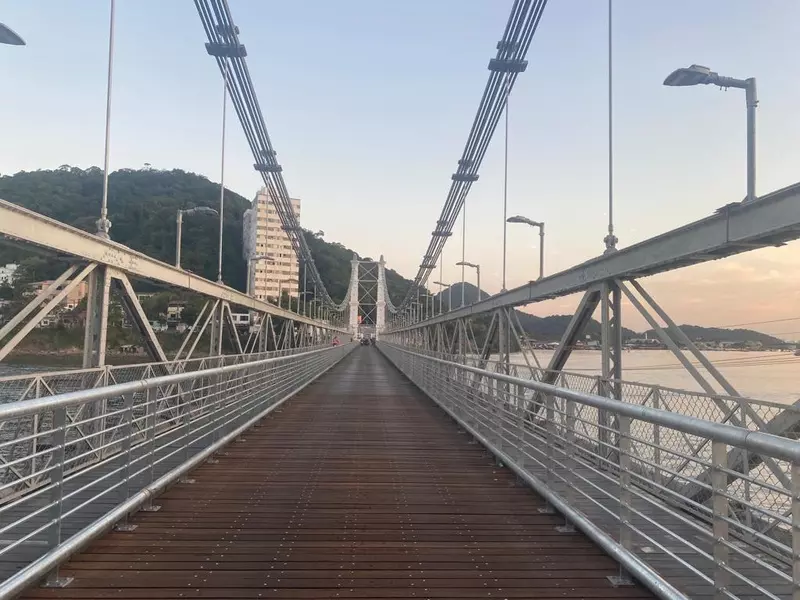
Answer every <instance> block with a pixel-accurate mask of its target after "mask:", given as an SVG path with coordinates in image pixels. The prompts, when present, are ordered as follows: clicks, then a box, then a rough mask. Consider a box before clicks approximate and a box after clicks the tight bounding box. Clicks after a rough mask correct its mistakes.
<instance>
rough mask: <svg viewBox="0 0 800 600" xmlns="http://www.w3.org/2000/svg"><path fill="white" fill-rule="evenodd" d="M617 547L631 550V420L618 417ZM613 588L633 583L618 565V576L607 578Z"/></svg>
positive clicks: (625, 417)
mask: <svg viewBox="0 0 800 600" xmlns="http://www.w3.org/2000/svg"><path fill="white" fill-rule="evenodd" d="M617 422H618V423H619V429H618V431H619V444H618V447H619V482H618V483H619V545H620V546H622V547H623V548H624V549H625V550H627V551H628V552H631V551H632V550H633V535H632V528H631V516H632V513H631V502H632V499H633V495H632V494H631V418H630V417H627V416H624V415H619V416H617ZM609 580H610V581H611V583H612V585H614V587H619V586H623V585H633V581H632V580H631V578H630V576H629V575H628V573H627V572H625V571H624V570H623V568H622V566H621V565H620V568H619V575H617V576H611V577H609Z"/></svg>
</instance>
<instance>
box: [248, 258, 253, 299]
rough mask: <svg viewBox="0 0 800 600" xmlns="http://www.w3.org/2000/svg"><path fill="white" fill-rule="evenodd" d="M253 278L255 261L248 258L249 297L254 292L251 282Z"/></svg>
mask: <svg viewBox="0 0 800 600" xmlns="http://www.w3.org/2000/svg"><path fill="white" fill-rule="evenodd" d="M252 278H253V259H252V258H248V259H247V295H248V296H249V295H250V292H251V291H252V285H251V283H250V280H251V279H252Z"/></svg>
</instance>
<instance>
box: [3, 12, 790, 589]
mask: <svg viewBox="0 0 800 600" xmlns="http://www.w3.org/2000/svg"><path fill="white" fill-rule="evenodd" d="M546 4H547V2H546V1H545V0H516V1H515V2H514V3H513V7H512V10H511V14H510V16H509V19H508V22H507V25H506V27H505V29H504V30H503V31H502V32H501V36H500V39H499V42H498V43H497V47H496V53H495V54H494V55H493V56H492V57H491V58H490V60H489V62H488V71H489V74H488V78H487V82H486V86H485V89H484V92H483V94H482V95H481V98H480V101H479V106H478V110H477V112H476V116H475V120H474V122H473V124H472V126H471V127H470V130H469V135H468V138H467V142H466V144H465V146H464V150H463V153H462V154H461V156H460V157H459V159H458V162H457V167H456V169H455V170H454V172H453V173H452V175H451V176H450V182H451V185H450V189H449V191H448V194H447V197H446V199H445V202H444V205H443V208H442V211H441V214H440V217H439V219H438V220H437V221H436V223H435V224H434V227H433V230H432V234H431V237H430V243H429V245H428V247H427V248H426V249H425V250H424V253H423V254H422V257H421V261H420V264H419V269H418V272H417V274H416V276H415V278H414V281H413V284H412V285H411V287H410V288H409V290H408V293H407V294H406V295H405V297H403V298H395V299H392V298H390V296H389V293H388V289H387V283H386V271H385V261H384V257H381V258H380V259H379V260H377V261H373V260H361V259H359V258H357V257H354V258H353V260H352V262H351V277H350V282H349V286H348V288H347V294H346V297H345V298H344V299H342V300H341V301H336V300H334V299H333V298H332V297H331V296H330V294H329V293H328V291H327V290H326V286H325V284H324V282H323V280H322V278H321V277H320V273H319V271H318V269H317V267H316V265H315V262H314V256H313V255H312V253H311V250H310V247H309V244H308V242H307V241H306V239H305V237H304V232H303V230H302V229H301V228H300V226H299V223H298V221H297V218H296V216H295V213H294V211H293V209H292V205H291V201H290V198H289V192H288V188H287V185H286V183H285V181H284V178H283V170H284V168H283V166H282V165H281V164H279V163H278V162H277V152H276V150H275V148H274V146H273V144H272V141H271V139H270V136H269V134H268V131H267V127H266V123H265V120H264V117H263V115H262V112H261V109H260V106H259V103H258V100H257V95H256V92H255V87H254V83H253V81H252V79H251V77H250V73H249V71H248V66H247V61H246V57H247V51H246V48H245V46H244V44H243V42H242V41H241V39H240V30H239V28H238V27H237V25H236V23H235V21H234V19H233V15H232V12H231V9H230V7H229V6H228V3H227V1H226V0H195V5H196V7H197V13H198V15H199V18H200V22H201V24H202V27H203V30H204V31H205V34H206V36H207V39H208V41H207V44H206V47H205V51H206V52H207V53H208V55H209V56H210V57H212V58H213V60H214V61H215V62H216V64H217V66H218V68H219V71H220V74H221V76H222V79H223V81H224V87H225V93H226V96H227V97H228V98H229V101H230V103H231V105H232V106H233V108H234V110H235V113H236V115H237V117H238V121H239V122H240V124H241V126H242V129H243V131H244V134H245V139H246V141H247V144H248V145H249V147H250V149H251V151H252V156H253V161H254V162H253V167H254V169H255V170H256V171H257V172H258V173H259V174H260V175H261V177H262V178H263V182H264V186H265V187H266V189H267V190H268V191H269V194H270V197H271V198H272V199H273V202H274V204H275V208H276V210H277V212H278V215H279V217H280V224H281V227H282V229H283V230H284V231H285V232H286V234H287V235H288V237H289V239H290V240H291V243H292V247H293V250H294V252H295V253H296V254H297V256H298V258H299V259H300V260H301V261H302V264H303V265H304V270H305V271H306V273H307V274H308V275H309V276H310V278H311V283H312V285H313V286H314V288H315V290H316V295H317V299H318V302H319V306H320V310H317V311H314V312H313V314H312V313H307V312H306V311H305V310H303V311H301V310H300V307H299V303H298V307H297V308H298V310H297V312H293V311H292V310H289V309H283V308H281V307H279V306H275V305H273V304H272V303H269V302H267V301H263V300H259V299H256V298H255V297H253V296H252V295H249V294H245V293H243V292H241V291H239V290H236V289H233V288H231V287H228V286H226V285H225V284H224V283H223V282H222V279H221V277H220V279H219V280H218V281H211V280H208V279H205V278H203V277H200V276H198V275H195V274H192V273H190V272H188V271H185V270H183V269H181V268H180V267H178V266H173V265H170V264H166V263H164V262H161V261H159V260H156V259H154V258H152V257H149V256H147V255H145V254H143V253H140V252H137V251H135V250H133V249H131V248H128V247H126V246H124V245H122V244H119V243H117V242H115V241H114V240H113V234H112V233H111V231H112V230H111V229H110V222H109V221H108V215H107V197H106V194H105V192H104V201H103V211H102V214H101V218H100V220H99V221H98V223H97V231H96V232H87V231H83V230H79V229H76V228H74V227H71V226H69V225H66V224H64V223H61V222H58V221H56V220H53V219H50V218H48V217H45V216H43V215H40V214H37V213H36V212H33V211H31V210H27V209H25V208H22V207H20V206H17V205H15V204H13V203H11V202H7V201H0V234H2V235H3V236H4V237H5V238H6V239H7V240H8V241H10V242H11V243H14V244H17V245H19V246H21V247H25V248H35V249H36V250H37V251H39V252H42V253H45V254H47V255H50V256H53V257H58V258H59V259H61V260H64V261H65V263H66V264H67V265H68V266H67V267H66V269H65V270H64V272H63V274H62V275H61V276H60V277H59V278H57V279H56V280H55V281H53V282H52V284H50V285H49V286H46V287H44V289H42V291H41V292H40V293H39V294H38V295H36V296H35V297H34V298H32V299H31V300H30V302H29V304H28V305H27V306H25V307H24V308H23V309H22V310H21V311H20V312H19V313H17V314H16V315H15V316H14V317H13V318H11V319H9V320H8V321H7V322H6V323H5V324H4V325H3V326H2V328H0V342H2V347H0V360H2V359H4V358H6V357H7V356H8V355H9V354H10V353H11V352H12V351H13V350H14V349H15V348H16V347H17V346H18V345H19V344H20V342H21V341H22V340H23V339H24V338H25V337H26V336H27V335H28V334H29V333H30V332H31V331H32V330H33V328H34V327H35V326H36V325H37V324H38V323H39V322H40V321H41V320H42V319H43V318H44V317H46V316H47V315H48V314H49V313H50V312H51V311H53V309H54V308H55V307H56V306H57V305H58V304H59V303H60V302H62V301H63V299H64V298H65V297H66V296H67V294H69V293H70V291H71V290H73V289H75V288H76V287H77V286H78V285H81V284H83V283H86V284H87V285H88V303H87V319H86V324H85V336H84V348H83V366H82V368H80V369H74V370H57V371H51V372H48V371H43V372H36V373H26V374H23V375H15V376H6V377H2V378H0V397H2V399H3V403H2V404H0V598H14V597H24V598H75V599H77V598H84V599H88V598H109V597H117V598H139V599H142V598H411V597H414V598H479V597H480V598H652V597H657V598H664V599H674V600H678V599H685V598H709V599H710V598H714V599H715V600H716V599H723V598H734V599H737V598H738V599H753V598H774V599H785V598H793V599H795V600H800V442H798V441H797V437H798V432H800V406H799V405H798V404H797V403H795V404H792V403H786V404H780V403H775V402H769V401H765V400H760V399H758V398H749V397H746V396H743V395H742V394H740V393H739V392H738V391H737V389H735V387H734V386H733V385H732V384H731V383H730V382H729V381H728V380H727V379H726V378H725V376H724V375H723V374H722V373H721V372H720V370H719V369H717V368H716V367H715V365H714V364H713V363H712V362H710V361H709V360H708V358H707V357H706V355H705V354H704V353H703V352H702V351H701V350H700V349H699V348H698V347H697V346H696V345H695V344H694V343H693V342H692V340H691V339H689V337H688V336H686V335H685V334H684V333H683V332H682V331H681V329H680V328H679V327H678V326H677V325H676V324H675V322H674V321H673V320H672V318H671V317H670V315H669V314H668V313H667V311H666V310H665V309H664V308H663V307H662V306H661V305H660V304H659V303H658V302H657V300H656V299H655V298H654V297H653V295H652V294H650V293H649V292H648V291H647V290H646V288H645V286H644V283H643V280H644V279H646V278H647V277H648V276H650V275H655V274H659V273H663V272H666V271H670V270H677V269H682V268H685V267H688V266H691V265H696V264H699V263H703V262H707V261H713V260H718V259H723V258H726V257H730V256H733V255H736V254H740V253H745V252H750V251H752V250H755V249H758V248H765V247H776V246H782V245H784V244H786V243H787V242H790V241H792V240H796V239H797V238H800V184H797V185H794V186H790V187H787V188H784V189H781V190H777V191H774V192H772V193H768V194H765V195H761V196H755V193H754V187H752V186H750V185H748V195H747V197H746V198H745V200H744V201H742V202H739V201H735V202H731V203H729V204H727V205H725V206H723V207H721V208H719V209H718V210H717V211H715V212H714V213H713V214H711V215H708V216H707V217H705V218H703V219H700V220H698V221H695V222H691V223H688V224H686V225H684V226H682V227H679V228H677V229H674V230H671V231H666V232H664V233H662V234H661V235H658V236H656V237H653V238H650V239H647V240H645V241H643V242H640V243H637V244H635V245H632V246H628V247H618V246H617V244H618V241H617V239H616V237H615V235H614V230H613V220H612V221H610V222H609V230H608V235H607V236H606V238H605V244H606V251H605V252H604V253H603V254H601V255H600V256H598V257H596V258H594V259H591V260H589V261H587V262H584V263H581V264H578V265H575V266H574V267H571V268H569V269H566V270H564V271H561V272H557V273H554V274H551V275H548V276H544V277H540V278H539V279H537V280H534V281H530V282H529V283H526V284H524V285H522V286H519V287H517V288H513V289H508V290H503V291H502V292H500V293H497V294H495V295H491V296H488V297H482V296H479V297H478V298H477V299H476V300H475V301H474V302H472V303H463V302H462V304H461V305H460V306H458V307H456V306H454V305H452V304H451V303H448V310H447V311H444V310H443V309H442V305H441V296H440V306H439V310H438V311H437V310H436V307H435V304H434V302H433V295H432V294H429V293H428V285H429V284H430V283H433V282H431V281H430V278H431V276H432V274H433V273H434V272H435V269H436V268H437V266H440V265H441V257H442V251H443V248H444V247H445V244H446V243H447V241H448V239H449V238H450V237H451V235H452V233H453V228H454V226H455V224H456V221H457V219H458V216H459V214H460V213H461V211H462V210H463V207H464V202H465V199H466V197H467V195H468V193H469V191H470V188H471V186H472V185H473V184H474V183H475V182H476V181H477V180H478V178H479V173H480V168H481V165H482V163H483V160H484V157H485V154H486V151H487V148H488V146H489V142H490V141H491V139H492V136H493V135H494V133H495V131H496V129H497V127H498V125H499V123H500V121H501V119H502V117H503V113H504V108H505V106H506V103H507V99H508V96H509V94H510V93H511V91H512V90H513V87H514V83H515V81H516V80H517V78H518V77H521V76H525V71H526V68H527V62H526V56H527V53H528V51H529V48H530V45H531V42H532V39H533V37H534V35H535V34H536V32H537V30H538V29H539V28H540V26H546V22H545V21H542V17H543V14H545V7H546ZM609 6H610V3H609ZM111 18H112V28H111V31H112V35H113V18H114V13H113V2H112V13H111ZM540 22H541V23H540ZM5 39H8V40H11V41H12V43H22V40H21V38H18V37H16V38H15V37H10V36H6V38H3V37H2V36H0V41H3V40H5ZM112 39H113V38H112ZM110 45H111V44H110ZM686 71H689V72H690V73H689V75H686V74H684V75H686V76H687V77H688V76H690V75H691V76H692V77H696V76H698V74H697V70H696V69H695V70H694V71H691V70H686ZM701 77H705V78H706V79H702V81H700V80H698V82H699V83H717V84H720V85H721V84H723V83H724V84H726V85H728V86H732V87H737V86H739V87H743V88H745V89H746V90H747V94H748V99H747V102H748V118H749V119H750V113H751V112H752V111H751V110H750V109H751V108H752V109H754V108H755V102H756V100H755V83H754V81H752V82H751V80H743V81H739V80H730V79H727V78H725V81H722V83H720V80H718V79H715V77H718V76H717V74H715V73H711V72H704V73H701ZM109 82H110V78H109ZM739 84H741V85H739ZM751 105H752V106H751ZM752 118H754V114H753V116H752ZM750 167H752V168H753V169H754V163H752V164H751V163H750V162H749V161H748V170H749V171H750ZM106 171H107V164H106ZM106 175H107V172H106ZM753 176H754V175H753ZM751 182H752V180H749V183H751ZM106 183H107V180H106ZM220 209H222V206H221V207H220ZM610 212H611V211H609V213H610ZM609 216H611V215H610V214H609ZM532 224H533V225H539V226H540V233H541V235H542V237H543V236H544V228H543V225H541V224H536V223H532ZM220 256H221V255H220ZM220 260H221V259H220ZM462 262H464V261H463V260H462ZM467 266H475V265H470V264H469V263H466V264H464V265H462V268H463V267H467ZM220 269H221V262H220ZM132 280H136V281H148V282H151V283H154V284H158V285H161V286H168V287H171V288H174V289H180V290H186V291H191V292H192V293H195V294H198V295H201V296H203V297H204V298H205V299H206V303H205V305H204V307H203V309H202V311H200V313H199V314H198V316H197V319H196V322H195V323H194V326H193V327H192V328H190V329H189V330H188V332H187V334H186V338H185V340H184V342H183V344H182V346H181V348H180V350H179V351H178V352H177V354H176V355H174V356H172V357H169V356H168V355H167V352H166V351H165V350H164V349H163V348H162V345H161V343H160V341H159V338H158V336H157V335H156V333H155V332H154V331H153V329H152V327H151V324H150V323H149V321H148V319H147V316H146V315H145V312H144V310H143V308H142V305H141V303H140V302H139V299H138V298H137V295H136V293H135V291H134V286H133V283H132ZM570 294H580V295H581V298H582V299H581V301H580V303H579V306H578V308H577V309H576V310H575V313H574V315H573V317H572V319H571V321H570V323H569V325H568V327H567V329H566V331H565V332H564V334H563V336H562V338H561V340H560V343H559V344H558V347H557V348H556V349H555V351H554V352H553V354H552V357H551V358H550V359H549V361H548V362H547V364H543V363H542V362H540V360H539V357H538V356H537V353H536V352H535V351H534V349H533V348H532V346H531V344H530V342H529V340H528V337H527V336H526V334H525V331H524V330H523V328H522V326H521V324H520V322H519V318H518V314H517V312H516V309H517V308H519V307H524V306H529V305H532V304H535V303H537V302H542V301H545V300H550V299H553V298H559V297H563V296H567V295H570ZM112 297H115V298H116V299H117V300H118V301H119V302H120V304H121V305H122V307H123V308H124V310H125V312H126V314H127V316H128V318H129V320H130V322H131V323H132V324H133V326H134V328H135V329H136V330H137V332H138V333H139V335H140V336H141V338H142V340H143V344H144V346H145V349H146V350H147V352H148V355H149V362H147V363H145V364H131V365H121V366H111V365H108V364H107V362H106V350H107V345H108V344H107V332H108V317H109V305H110V301H111V298H112ZM426 298H427V299H426ZM623 298H624V299H626V300H627V301H628V303H629V304H630V306H631V307H632V309H633V310H635V311H636V313H637V314H638V315H640V316H641V317H642V318H644V320H645V321H646V322H647V323H648V324H650V326H651V327H652V328H653V330H654V331H655V333H656V335H657V337H658V339H659V340H660V341H661V342H662V343H663V344H664V345H665V346H666V347H667V349H668V350H669V351H670V352H672V353H673V354H674V356H675V358H676V360H677V361H678V362H679V363H680V364H681V365H682V367H683V368H684V369H685V370H686V371H687V372H688V373H689V374H690V375H691V377H692V378H693V379H694V380H695V382H696V383H697V387H698V389H699V390H701V391H690V390H683V389H672V388H668V387H664V386H658V385H653V384H645V383H638V382H634V381H628V380H626V379H624V378H623V372H622V362H623V359H624V356H623V352H622V314H621V311H622V301H623ZM232 308H236V309H237V310H241V311H247V312H249V313H250V314H251V315H252V316H253V322H254V323H255V325H254V326H252V327H251V328H250V329H249V330H248V332H247V334H246V335H241V333H240V331H239V330H238V329H237V326H236V323H235V322H234V318H233V311H232ZM598 311H599V313H600V323H601V364H602V370H601V374H600V375H599V376H593V375H592V376H589V375H585V374H580V373H573V372H570V371H569V370H567V369H566V368H565V367H566V366H567V361H568V359H569V357H570V354H571V353H572V351H573V349H574V348H575V343H576V341H578V340H579V339H581V336H582V334H583V332H584V329H585V327H586V326H587V324H588V323H589V321H590V320H591V319H592V316H593V315H594V314H595V313H596V312H598ZM477 322H480V323H481V324H483V325H487V326H486V327H485V328H484V329H483V330H482V332H481V334H480V335H477V334H476V327H475V325H476V323H477ZM366 328H369V334H370V335H373V336H374V337H375V338H376V340H377V343H376V344H375V347H363V346H361V345H359V344H358V343H357V342H356V341H355V340H356V338H357V336H358V334H359V332H362V331H364V330H365V329H366ZM226 336H227V339H228V340H229V342H230V343H229V344H228V347H231V348H233V349H234V351H233V353H229V354H226V353H224V352H223V340H224V339H225V338H226ZM340 341H341V343H339V342H340ZM206 346H207V348H206ZM205 350H207V352H206V351H205Z"/></svg>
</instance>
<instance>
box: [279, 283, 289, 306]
mask: <svg viewBox="0 0 800 600" xmlns="http://www.w3.org/2000/svg"><path fill="white" fill-rule="evenodd" d="M291 281H292V280H291V279H279V280H278V308H280V307H281V300H282V299H283V284H284V283H291ZM288 304H289V306H288V307H287V310H292V298H291V296H289V303H288Z"/></svg>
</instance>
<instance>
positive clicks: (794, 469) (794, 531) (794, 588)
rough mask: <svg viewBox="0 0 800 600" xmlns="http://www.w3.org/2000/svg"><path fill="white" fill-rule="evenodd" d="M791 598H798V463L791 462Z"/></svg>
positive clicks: (799, 490)
mask: <svg viewBox="0 0 800 600" xmlns="http://www.w3.org/2000/svg"><path fill="white" fill-rule="evenodd" d="M792 600H800V463H796V462H795V463H792Z"/></svg>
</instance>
